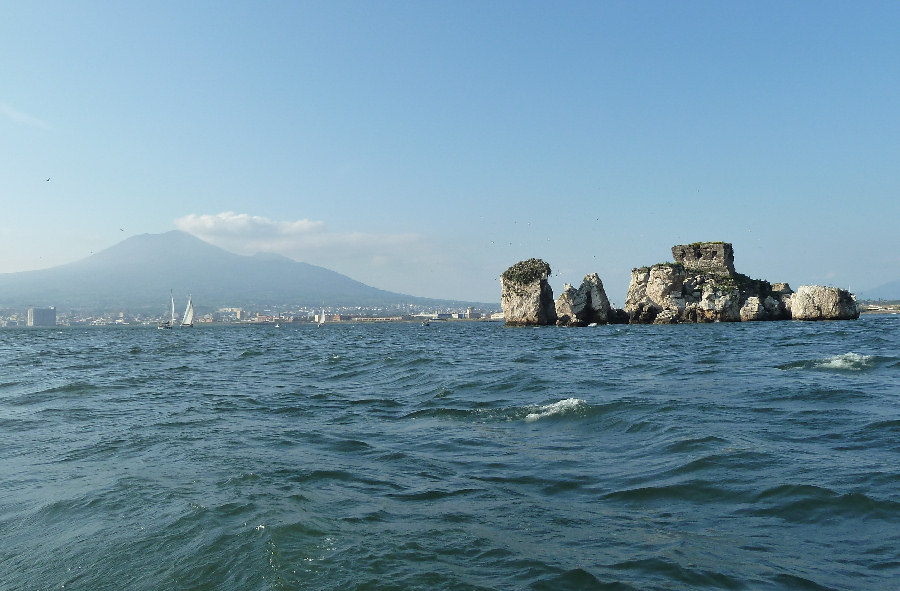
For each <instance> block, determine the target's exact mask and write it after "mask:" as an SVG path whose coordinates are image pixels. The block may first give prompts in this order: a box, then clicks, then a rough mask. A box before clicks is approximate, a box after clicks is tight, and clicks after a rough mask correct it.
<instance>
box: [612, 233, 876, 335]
mask: <svg viewBox="0 0 900 591" xmlns="http://www.w3.org/2000/svg"><path fill="white" fill-rule="evenodd" d="M672 256H673V257H674V259H675V262H674V263H660V264H656V265H653V266H652V267H640V268H637V269H633V270H632V271H631V284H630V285H629V287H628V296H627V298H626V300H625V311H626V312H627V313H628V318H629V322H631V323H632V324H648V323H655V324H673V323H678V322H748V321H756V320H787V319H790V318H792V317H793V318H797V319H820V318H821V319H826V318H833V319H838V318H841V319H843V318H856V317H858V316H859V314H858V312H857V313H856V316H853V312H854V311H855V310H856V302H855V300H854V299H853V297H852V295H850V294H849V293H847V292H846V291H844V292H843V295H838V294H837V291H842V290H837V291H835V292H834V293H832V292H831V291H829V290H834V289H835V288H817V289H816V290H814V291H810V292H808V291H806V286H804V290H805V291H804V294H807V293H809V294H810V295H803V296H802V297H801V296H797V294H793V292H792V291H791V288H790V286H789V285H788V284H787V283H776V284H774V285H772V284H770V283H769V282H768V281H764V280H761V279H751V278H750V277H748V276H746V275H743V274H741V273H738V272H736V271H735V269H734V249H733V248H732V245H731V244H729V243H727V242H697V243H694V244H686V245H685V244H681V245H676V246H673V247H672ZM810 289H811V288H810ZM792 294H793V295H792ZM812 294H815V295H812ZM794 296H797V297H794ZM851 304H852V308H851ZM798 305H799V306H802V311H800V312H794V313H793V314H792V310H794V309H795V308H796V307H797V306H798Z"/></svg>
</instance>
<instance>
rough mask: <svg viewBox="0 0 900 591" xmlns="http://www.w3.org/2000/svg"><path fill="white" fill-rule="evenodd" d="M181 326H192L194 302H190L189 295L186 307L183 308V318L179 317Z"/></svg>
mask: <svg viewBox="0 0 900 591" xmlns="http://www.w3.org/2000/svg"><path fill="white" fill-rule="evenodd" d="M181 326H194V304H193V303H192V302H191V296H188V303H187V308H185V309H184V318H182V319H181Z"/></svg>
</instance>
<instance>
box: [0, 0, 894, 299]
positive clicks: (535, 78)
mask: <svg viewBox="0 0 900 591" xmlns="http://www.w3.org/2000/svg"><path fill="white" fill-rule="evenodd" d="M898 30H900V3H897V2H880V1H871V2H864V3H851V2H832V1H827V0H826V1H818V2H804V1H795V2H769V1H761V2H759V1H754V2H718V1H710V2H705V1H694V2H662V1H660V2H647V1H641V2H633V1H627V2H626V1H623V2H617V1H599V0H598V1H593V2H528V1H517V2H505V1H500V0H497V1H489V2H484V1H478V2H467V1H460V2H421V1H415V2H402V1H388V2H363V1H357V2H344V1H340V0H329V1H327V2H326V1H322V2H303V1H294V0H291V1H285V2H280V1H269V2H262V3H250V2H221V1H215V2H212V1H205V0H194V1H191V2H181V1H165V0H163V1H158V2H130V1H126V2H122V1H118V0H116V1H108V2H107V1H98V0H86V1H84V2H69V1H49V0H48V1H36V2H3V3H2V4H0V273H8V272H17V271H23V270H32V269H41V268H48V267H52V266H56V265H60V264H64V263H68V262H73V261H76V260H80V259H83V258H85V257H88V256H90V255H91V254H92V253H95V252H98V251H100V250H103V249H105V248H109V247H111V246H113V245H115V244H117V243H118V242H121V241H122V240H124V239H126V238H128V237H130V236H135V235H138V234H145V233H152V234H156V233H162V232H167V231H170V230H183V231H186V232H189V233H191V234H194V235H196V236H197V237H199V238H201V239H203V240H206V241H207V242H211V243H213V244H216V245H218V246H221V247H223V248H225V249H226V250H229V251H232V252H235V253H239V254H253V253H255V252H274V253H278V254H282V255H285V256H288V257H290V258H293V259H295V260H298V261H304V262H308V263H312V264H316V265H320V266H323V267H327V268H329V269H332V270H334V271H338V272H340V273H343V274H345V275H348V276H350V277H352V278H353V279H356V280H359V281H362V282H364V283H367V284H369V285H372V286H375V287H378V288H382V289H387V290H391V291H396V292H401V293H407V294H411V295H416V296H424V297H434V298H448V299H460V300H466V301H481V302H497V301H499V299H500V281H499V276H500V274H501V273H502V272H503V271H504V270H505V269H506V268H507V267H509V266H510V265H512V264H514V263H515V262H517V261H520V260H523V259H528V258H531V257H538V258H542V259H544V260H545V261H546V262H547V263H549V264H550V266H551V268H552V269H553V275H552V277H551V278H550V284H551V286H552V287H553V290H554V293H555V294H556V295H558V294H559V293H560V292H561V290H562V288H563V284H564V283H571V284H574V285H576V286H577V285H579V284H580V283H581V280H582V278H583V277H584V275H586V274H588V273H595V272H596V273H598V274H599V276H600V278H601V279H602V281H603V283H604V285H605V286H606V291H607V293H608V295H609V298H610V300H611V301H612V302H613V303H615V304H617V305H618V306H619V307H621V306H623V305H624V300H625V294H626V291H627V288H628V283H629V280H630V272H631V269H632V268H634V267H639V266H644V265H651V264H654V263H657V262H663V261H669V260H672V254H671V247H672V245H675V244H683V243H690V242H696V241H703V240H710V241H719V240H721V241H726V242H731V243H732V244H733V245H734V252H735V266H736V268H737V270H738V271H739V272H742V273H745V274H747V275H750V276H752V277H754V278H761V279H767V280H769V281H771V282H776V281H787V282H789V283H790V284H791V285H792V286H793V287H796V286H798V285H803V284H822V285H835V286H839V287H844V288H848V287H849V288H850V289H851V290H852V291H854V292H857V291H864V290H866V289H870V288H873V287H876V286H879V285H881V284H883V283H887V282H888V281H893V280H896V279H898V278H900V232H898V225H900V167H898V163H900V108H898V104H900V75H898V74H900V66H898V63H900V62H898V56H900V35H897V31H898Z"/></svg>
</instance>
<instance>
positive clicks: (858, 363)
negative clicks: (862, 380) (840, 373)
mask: <svg viewBox="0 0 900 591" xmlns="http://www.w3.org/2000/svg"><path fill="white" fill-rule="evenodd" d="M873 359H874V357H872V356H871V355H860V354H859V353H844V354H843V355H834V356H833V357H828V358H827V359H822V360H821V361H819V362H818V363H816V367H819V368H822V369H841V370H852V371H859V370H861V369H866V368H867V367H869V366H870V365H871V361H872V360H873Z"/></svg>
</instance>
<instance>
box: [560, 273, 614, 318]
mask: <svg viewBox="0 0 900 591" xmlns="http://www.w3.org/2000/svg"><path fill="white" fill-rule="evenodd" d="M556 316H557V320H556V323H557V324H558V325H560V326H587V325H588V324H610V323H613V322H616V320H617V315H616V311H615V310H613V309H612V306H610V305H609V298H607V297H606V290H604V289H603V282H602V281H600V277H599V276H598V275H597V274H596V273H591V274H590V275H585V276H584V280H583V281H582V282H581V287H579V288H578V289H575V288H574V287H572V286H571V285H569V284H568V283H567V284H566V286H565V288H564V289H563V292H562V294H560V296H559V299H558V300H556Z"/></svg>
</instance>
